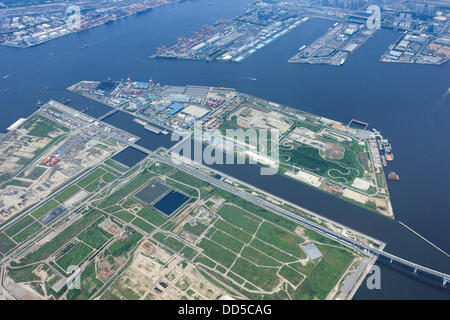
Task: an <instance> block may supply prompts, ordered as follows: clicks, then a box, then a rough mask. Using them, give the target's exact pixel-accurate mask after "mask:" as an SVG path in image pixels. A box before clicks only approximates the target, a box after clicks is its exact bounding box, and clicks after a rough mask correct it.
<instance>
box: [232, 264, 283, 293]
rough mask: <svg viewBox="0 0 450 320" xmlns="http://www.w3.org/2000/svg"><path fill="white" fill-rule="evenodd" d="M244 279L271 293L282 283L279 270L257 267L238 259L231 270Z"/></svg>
mask: <svg viewBox="0 0 450 320" xmlns="http://www.w3.org/2000/svg"><path fill="white" fill-rule="evenodd" d="M231 270H232V271H233V272H234V273H236V274H239V275H240V276H241V277H242V278H244V279H247V280H248V281H250V282H251V283H253V284H254V285H255V286H257V287H259V288H261V289H263V290H266V291H271V290H273V288H274V287H275V286H276V285H277V284H278V283H279V282H280V281H281V279H280V277H279V276H278V275H277V271H278V269H277V268H267V267H257V266H256V265H254V264H253V263H251V262H249V261H247V260H245V259H242V258H238V259H237V260H236V262H235V264H234V265H233V268H232V269H231Z"/></svg>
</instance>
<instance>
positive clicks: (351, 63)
mask: <svg viewBox="0 0 450 320" xmlns="http://www.w3.org/2000/svg"><path fill="white" fill-rule="evenodd" d="M250 2H251V1H250V0H248V1H247V0H226V1H225V0H213V1H211V0H197V1H187V2H183V3H180V4H174V5H170V6H166V7H162V8H159V9H155V10H153V11H151V12H149V13H146V14H143V15H139V16H134V17H129V18H126V19H124V20H121V21H117V22H115V23H112V24H109V25H106V26H102V27H99V28H96V29H92V30H89V31H86V32H81V33H78V34H74V35H70V36H68V37H64V38H60V39H57V40H54V41H51V42H49V43H47V44H44V45H42V46H38V47H35V48H31V49H27V50H20V49H12V48H4V47H1V48H0V57H1V61H2V63H1V64H0V114H1V117H0V129H1V130H4V129H5V128H6V127H8V126H9V125H10V124H11V123H13V122H14V121H15V120H17V118H18V117H22V116H27V115H29V114H30V113H31V112H33V111H34V110H35V104H36V101H37V100H38V99H41V100H44V99H48V98H53V97H56V98H57V100H58V99H59V100H63V99H67V98H69V97H70V93H68V92H66V91H64V88H66V87H67V86H69V85H71V84H73V83H75V82H78V81H81V80H87V79H88V80H106V79H107V78H109V77H111V78H112V79H114V80H120V79H121V78H127V77H128V76H131V78H132V79H135V80H142V81H146V80H148V79H149V78H150V77H153V80H154V81H156V82H160V83H163V84H172V85H186V84H194V85H211V86H223V87H233V88H236V89H237V90H239V91H242V92H245V93H249V94H252V95H255V96H260V97H262V98H265V99H268V100H271V101H275V102H279V103H283V104H286V105H290V106H292V107H297V108H300V109H303V110H306V111H309V112H312V113H316V114H319V115H323V116H325V117H328V118H331V119H335V120H339V121H342V122H345V123H347V122H348V121H349V120H351V119H352V118H355V119H359V120H361V121H365V122H369V123H370V125H371V127H375V128H376V129H378V130H381V131H382V133H383V134H384V135H385V136H386V137H387V138H389V140H390V142H391V143H392V144H393V147H394V153H395V161H394V163H393V164H392V165H390V168H389V170H393V171H396V172H398V173H399V174H400V177H401V181H400V182H398V183H390V185H389V188H390V193H391V197H392V202H393V207H394V211H395V214H396V219H397V220H396V221H391V220H389V219H387V218H384V217H382V216H379V215H376V214H374V213H372V212H367V211H365V210H363V209H361V208H359V207H356V206H353V205H351V204H349V203H347V202H344V201H341V200H338V199H335V198H333V197H330V196H328V195H326V194H323V193H321V192H319V191H316V190H313V189H311V188H308V187H305V186H303V185H301V184H298V183H297V184H295V186H294V185H292V187H289V188H287V187H286V183H288V182H287V181H286V180H278V179H279V178H274V179H275V180H270V181H262V180H260V178H259V175H258V174H257V173H256V171H251V170H249V169H248V168H245V167H235V168H226V169H227V170H229V171H230V172H229V173H230V174H232V175H236V176H239V177H242V178H245V179H246V180H248V181H249V182H251V183H253V184H255V185H258V186H260V187H262V188H266V189H267V190H269V189H270V190H273V192H275V193H277V194H278V195H280V196H281V197H283V198H287V199H288V200H290V201H292V202H295V203H297V204H299V205H304V206H306V207H308V208H311V209H312V210H314V211H317V212H318V213H320V214H323V215H324V216H327V217H329V218H332V219H334V220H336V221H338V222H342V223H344V224H346V225H348V226H349V227H351V228H353V229H356V230H361V231H364V232H366V233H368V234H370V235H373V236H376V237H378V238H379V239H380V240H384V241H387V242H388V246H387V248H386V249H387V250H388V251H389V252H392V253H395V254H398V255H400V256H402V257H405V258H408V259H411V260H413V261H416V262H419V263H423V264H424V265H426V266H430V267H433V268H436V269H438V270H441V271H445V272H447V273H450V262H449V260H450V259H448V257H446V256H445V255H443V254H442V253H440V252H439V251H438V250H436V249H434V248H433V247H431V246H430V245H428V244H426V243H425V242H424V241H422V240H420V239H418V238H417V237H416V236H414V235H413V234H412V233H410V232H409V231H408V230H406V229H404V228H403V227H401V225H400V224H399V223H398V221H402V222H404V223H405V224H407V225H408V226H410V227H411V228H413V229H414V230H416V231H417V232H419V233H421V234H422V235H423V236H425V237H426V238H428V239H429V240H430V241H432V242H433V243H435V244H436V245H438V246H439V247H441V248H442V249H444V250H445V251H447V252H449V251H450V241H449V237H448V231H447V230H448V225H449V224H450V215H449V209H448V208H450V197H448V195H449V194H450V182H449V181H450V162H449V161H448V159H450V145H449V143H448V138H449V137H450V126H449V125H448V119H450V98H449V95H448V94H446V92H447V89H448V88H449V87H450V72H449V71H450V64H449V63H447V64H445V65H443V66H422V65H409V64H386V63H380V62H378V59H379V57H380V55H381V53H382V52H384V50H385V49H386V48H387V47H388V45H389V44H391V43H392V42H393V41H394V40H395V39H396V38H397V37H398V34H397V33H396V32H394V31H390V30H380V31H378V32H377V33H376V34H375V36H374V37H373V38H372V39H370V40H369V41H368V42H367V43H366V44H364V45H363V46H362V47H361V48H360V49H358V50H357V51H356V52H355V54H353V55H352V56H351V57H350V58H349V59H348V60H347V62H346V63H345V65H344V66H342V67H332V66H319V65H303V64H299V65H292V64H288V63H287V59H288V58H290V57H291V56H292V55H294V54H295V53H296V52H297V50H298V48H299V47H300V46H301V45H303V44H307V43H310V42H311V41H313V40H314V39H315V38H317V37H319V36H320V35H321V34H323V33H324V32H325V31H326V30H327V28H328V27H329V26H330V25H331V24H332V22H331V21H320V20H313V21H308V22H306V23H305V24H303V25H302V26H301V27H300V28H298V29H296V30H294V31H293V32H291V33H289V34H288V35H287V36H285V37H283V38H281V39H279V40H278V41H276V42H275V43H274V44H272V45H270V46H269V47H267V48H264V49H262V50H260V51H258V52H257V53H256V54H255V55H253V56H252V57H250V58H249V59H248V60H246V61H245V62H243V63H241V64H227V63H201V62H187V61H164V60H149V59H147V57H148V56H150V55H151V54H153V53H154V52H155V49H156V48H157V47H158V46H160V45H161V44H165V45H171V44H173V43H174V42H175V41H176V38H177V37H178V36H180V35H187V36H188V35H190V34H192V33H193V32H194V31H196V30H198V29H199V28H200V27H202V26H203V25H204V24H205V23H213V22H214V21H216V20H217V19H218V18H221V17H233V16H235V15H236V14H238V13H239V12H240V11H241V8H242V5H243V4H245V3H250ZM208 3H212V5H208ZM85 43H89V44H90V45H91V46H90V47H89V48H87V49H85V48H83V47H84V44H85ZM6 74H12V75H11V76H10V77H9V78H7V79H2V76H3V75H6ZM254 78H256V79H257V80H256V81H254V80H252V79H254ZM4 88H12V89H11V90H9V91H8V92H6V93H5V92H3V89H4ZM70 98H71V99H72V100H73V102H72V103H71V104H70V105H71V106H72V107H75V108H78V109H80V110H83V109H86V108H87V109H88V110H87V112H88V113H89V114H91V115H94V116H98V115H100V114H103V113H105V112H106V111H107V110H108V108H107V107H106V106H104V105H101V104H99V103H94V102H91V101H88V100H86V99H82V98H80V99H79V100H78V99H77V100H75V99H73V98H72V97H70ZM120 117H121V116H120ZM115 119H116V118H114V116H112V117H111V118H108V121H111V122H112V121H113V120H115ZM129 123H130V121H127V120H124V119H122V118H120V119H119V118H117V124H121V125H122V126H128V124H129ZM136 125H137V124H136ZM156 140H157V138H156V137H149V138H144V139H143V140H142V141H141V142H140V143H143V144H144V143H145V144H148V146H151V147H152V148H153V147H154V146H157V145H158V144H159V143H161V142H159V141H156ZM162 143H164V142H162ZM381 269H382V290H375V291H369V290H367V289H366V288H365V286H362V287H361V289H360V290H359V291H358V293H357V295H356V298H360V299H371V298H447V299H448V297H449V295H448V293H446V292H445V291H444V290H442V289H440V288H439V287H436V286H433V285H430V284H428V283H426V282H423V281H421V280H420V279H415V278H413V277H411V276H410V275H409V274H403V273H402V272H399V271H398V270H396V269H395V268H392V267H390V266H385V265H382V268H381Z"/></svg>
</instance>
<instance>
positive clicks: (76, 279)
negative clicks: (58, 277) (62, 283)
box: [66, 265, 82, 290]
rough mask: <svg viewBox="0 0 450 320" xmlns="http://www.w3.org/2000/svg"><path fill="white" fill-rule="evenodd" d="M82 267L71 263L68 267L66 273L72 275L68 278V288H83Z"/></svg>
mask: <svg viewBox="0 0 450 320" xmlns="http://www.w3.org/2000/svg"><path fill="white" fill-rule="evenodd" d="M81 272H82V271H81V269H80V267H78V266H77V265H71V266H69V267H68V268H67V270H66V273H67V274H70V276H69V277H68V278H67V280H66V287H67V289H68V290H72V289H77V290H80V289H81Z"/></svg>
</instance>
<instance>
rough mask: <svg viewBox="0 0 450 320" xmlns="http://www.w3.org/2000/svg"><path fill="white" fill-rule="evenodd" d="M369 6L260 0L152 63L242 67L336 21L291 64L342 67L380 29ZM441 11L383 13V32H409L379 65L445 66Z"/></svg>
mask: <svg viewBox="0 0 450 320" xmlns="http://www.w3.org/2000/svg"><path fill="white" fill-rule="evenodd" d="M330 7H333V8H330ZM367 7H368V3H365V2H361V3H355V4H354V6H353V7H347V6H344V8H342V7H341V6H340V5H336V6H335V5H332V4H330V3H328V4H327V5H320V4H315V5H304V4H301V3H300V2H296V1H282V2H264V1H257V2H255V3H254V4H253V5H252V6H251V7H250V8H249V9H247V10H246V11H245V12H243V13H242V14H240V15H238V16H237V17H235V18H233V19H230V20H226V19H220V20H218V21H217V22H216V23H214V24H213V25H206V26H205V27H203V28H202V29H200V30H199V31H197V32H195V33H194V34H193V35H192V36H190V37H185V36H180V37H178V39H177V43H176V44H175V45H172V46H170V47H166V46H164V45H163V46H161V47H159V48H158V49H157V50H156V53H155V54H154V55H153V56H151V58H163V59H181V60H200V61H226V62H242V61H244V60H245V59H247V58H249V57H250V56H252V55H253V54H255V53H256V52H258V51H259V50H261V49H263V48H265V47H267V46H269V45H272V44H273V43H275V42H276V41H277V40H279V39H280V38H281V37H282V36H284V35H286V34H287V33H288V32H291V31H292V30H294V29H295V28H297V27H298V26H300V25H301V24H302V23H303V22H305V21H307V20H309V19H311V18H325V19H330V20H334V21H337V22H336V23H335V25H334V27H333V28H331V29H330V30H329V32H327V33H326V34H325V35H323V36H322V37H320V38H318V39H316V40H315V41H314V42H313V43H312V44H310V45H308V44H303V45H302V46H301V47H300V48H299V52H298V53H297V54H296V55H294V56H293V57H292V58H291V59H289V62H292V63H311V64H329V65H342V64H344V62H345V60H346V59H347V58H348V57H349V56H350V55H351V54H352V53H353V52H355V50H356V49H357V48H358V47H360V46H361V45H363V44H364V43H365V42H366V41H367V40H368V39H369V38H370V37H371V36H372V35H373V34H374V33H375V31H376V30H377V28H378V27H377V28H375V27H370V28H369V27H368V22H367V21H368V20H370V18H369V15H368V13H367V12H366V10H367ZM425 9H427V6H426V5H425ZM440 9H442V11H436V8H435V7H433V8H428V9H427V10H428V11H427V13H426V14H424V13H423V12H421V11H420V10H421V9H419V8H414V7H413V8H412V9H411V8H410V6H408V5H407V4H405V5H399V6H398V8H393V7H391V6H389V5H386V7H383V8H382V9H380V10H381V12H382V13H381V17H382V18H381V20H380V27H385V28H392V29H396V30H398V31H401V32H405V33H407V35H405V36H403V35H402V36H401V38H400V39H399V40H398V41H397V42H396V43H394V44H392V45H391V46H390V47H389V49H388V50H387V51H386V52H385V54H384V55H383V56H382V57H381V59H380V61H382V62H407V63H414V62H415V63H423V64H436V65H439V64H442V63H444V62H446V61H447V60H448V59H449V58H450V40H449V39H450V35H449V22H448V21H449V19H448V18H449V17H450V11H449V9H450V7H449V6H448V5H447V6H443V7H442V8H440Z"/></svg>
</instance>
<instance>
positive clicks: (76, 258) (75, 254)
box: [56, 242, 92, 271]
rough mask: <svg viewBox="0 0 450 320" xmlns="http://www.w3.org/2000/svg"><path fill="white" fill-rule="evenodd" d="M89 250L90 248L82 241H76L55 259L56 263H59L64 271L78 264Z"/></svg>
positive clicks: (90, 250)
mask: <svg viewBox="0 0 450 320" xmlns="http://www.w3.org/2000/svg"><path fill="white" fill-rule="evenodd" d="M91 252H92V248H90V247H88V246H87V245H85V244H84V243H81V242H78V243H77V244H75V245H74V246H73V247H72V248H70V250H69V251H67V252H66V253H65V254H64V255H63V256H62V257H60V258H59V259H58V260H56V264H57V265H59V266H60V267H61V268H62V269H63V270H64V271H67V269H68V268H69V267H70V266H72V265H75V266H78V265H79V264H80V263H81V262H82V261H83V260H84V259H85V258H86V257H87V256H88V255H89V254H90V253H91Z"/></svg>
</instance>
